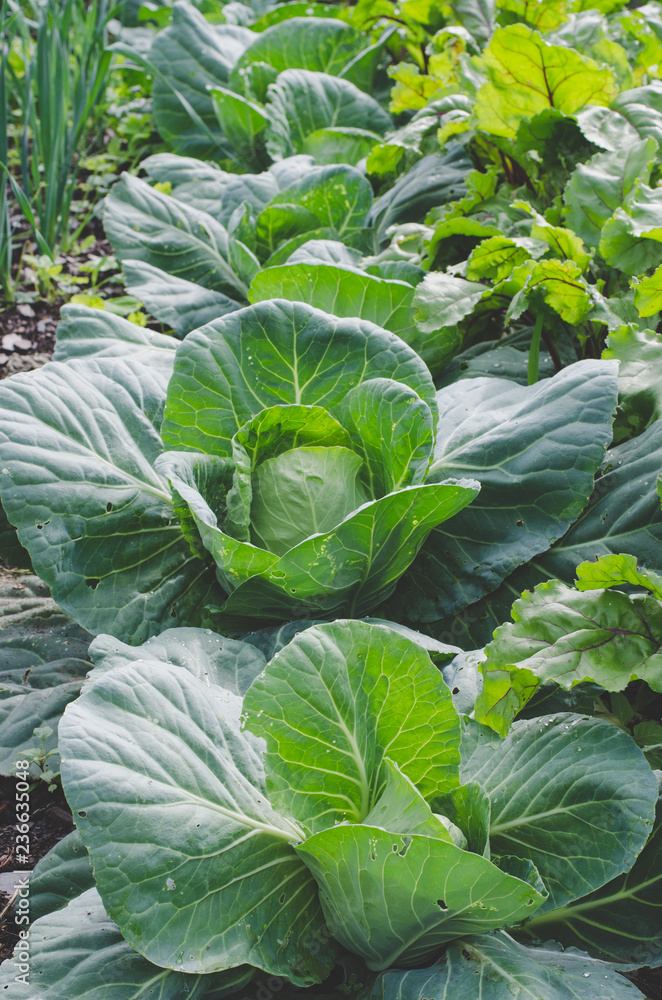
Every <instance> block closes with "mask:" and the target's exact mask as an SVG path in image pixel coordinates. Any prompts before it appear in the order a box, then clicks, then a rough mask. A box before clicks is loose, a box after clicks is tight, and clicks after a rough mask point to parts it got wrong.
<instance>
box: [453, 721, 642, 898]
mask: <svg viewBox="0 0 662 1000" xmlns="http://www.w3.org/2000/svg"><path fill="white" fill-rule="evenodd" d="M461 776H462V780H463V781H476V782H478V784H479V785H480V786H481V788H483V789H484V791H485V792H487V794H488V795H489V797H490V801H491V804H492V816H491V821H490V843H491V847H492V851H493V852H494V853H497V854H515V855H517V856H519V857H526V858H529V859H530V860H531V861H532V862H533V863H534V864H535V865H536V867H537V869H538V871H539V872H540V875H541V876H542V879H543V881H544V883H545V885H546V886H547V889H548V890H549V899H548V900H547V902H546V903H545V904H544V905H543V908H542V909H543V910H545V911H546V910H553V909H556V908H557V907H559V906H563V905H564V904H566V903H568V902H570V901H571V900H573V899H578V898H579V897H580V896H585V895H586V894H587V893H589V892H593V891H594V890H595V889H598V888H600V886H602V885H604V884H605V882H608V881H609V880H610V879H612V878H614V877H615V876H617V875H620V874H621V873H622V872H626V871H628V869H629V868H631V866H632V865H633V863H634V861H635V858H636V857H637V855H638V854H639V852H640V851H641V849H642V847H643V846H644V844H645V842H646V840H647V838H648V835H649V834H650V830H651V825H652V823H653V819H654V816H655V805H656V802H657V794H658V789H657V782H656V780H655V776H654V775H653V772H652V771H651V769H650V767H649V765H648V763H647V761H646V758H645V757H644V755H643V753H642V751H641V750H640V749H639V747H637V746H636V745H635V743H634V741H633V740H632V738H631V737H630V736H629V735H628V734H627V733H625V732H623V730H621V729H618V728H616V726H612V725H610V724H609V723H608V722H603V721H601V720H599V719H587V718H585V717H582V716H580V715H572V714H570V713H567V714H566V713H564V714H560V715H548V716H541V717H540V718H537V719H531V720H527V721H523V722H515V723H514V724H513V727H512V729H511V731H510V733H509V735H508V736H507V737H506V738H505V739H504V740H502V739H500V738H499V737H498V736H497V735H496V734H495V733H493V732H491V731H490V730H489V729H487V728H486V727H485V726H480V725H478V723H473V724H472V725H471V726H470V727H469V728H468V729H467V730H466V732H465V736H463V742H462V770H461Z"/></svg>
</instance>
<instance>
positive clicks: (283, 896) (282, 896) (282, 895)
mask: <svg viewBox="0 0 662 1000" xmlns="http://www.w3.org/2000/svg"><path fill="white" fill-rule="evenodd" d="M278 902H279V903H281V904H282V903H284V902H285V893H282V894H281V896H280V898H279V900H278Z"/></svg>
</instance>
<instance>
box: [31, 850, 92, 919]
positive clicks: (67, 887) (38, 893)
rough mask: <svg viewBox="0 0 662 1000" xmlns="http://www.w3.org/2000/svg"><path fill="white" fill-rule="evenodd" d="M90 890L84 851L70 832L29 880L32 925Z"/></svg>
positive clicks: (86, 858)
mask: <svg viewBox="0 0 662 1000" xmlns="http://www.w3.org/2000/svg"><path fill="white" fill-rule="evenodd" d="M93 887H94V873H93V871H92V865H91V864H90V859H89V857H88V854H87V850H86V849H85V845H84V844H83V841H82V840H81V839H80V834H79V832H78V830H72V832H71V833H69V834H67V836H66V837H64V838H63V839H62V840H60V841H59V842H58V843H57V844H56V845H55V847H53V848H51V850H50V851H49V852H48V854H46V855H45V856H44V857H43V858H42V859H41V860H40V861H39V862H38V863H37V864H36V865H35V868H34V870H33V872H32V875H31V877H30V920H31V922H34V921H35V920H38V919H39V917H44V916H46V914H48V913H54V912H55V911H56V910H61V909H62V908H63V907H64V906H66V905H67V903H69V902H70V901H71V900H72V899H75V898H76V896H80V895H81V894H82V893H83V892H86V891H87V890H88V889H92V888H93Z"/></svg>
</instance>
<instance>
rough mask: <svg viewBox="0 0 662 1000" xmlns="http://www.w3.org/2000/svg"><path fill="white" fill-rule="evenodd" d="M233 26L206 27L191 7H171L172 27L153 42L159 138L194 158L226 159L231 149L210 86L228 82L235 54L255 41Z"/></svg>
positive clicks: (152, 63) (246, 33)
mask: <svg viewBox="0 0 662 1000" xmlns="http://www.w3.org/2000/svg"><path fill="white" fill-rule="evenodd" d="M254 37H255V36H254V35H253V32H252V31H249V30H248V28H242V27H238V26H235V25H230V24H225V25H215V26H214V27H213V28H211V27H210V25H209V23H208V22H207V21H206V20H205V18H204V17H203V16H202V14H201V13H199V11H197V10H196V9H195V7H194V6H193V5H192V4H188V3H176V4H174V5H173V23H172V25H170V26H169V27H167V28H166V29H165V30H164V31H161V32H159V34H158V35H157V36H156V38H155V39H154V44H153V45H152V47H151V50H150V53H149V67H150V68H153V70H154V83H153V101H154V120H155V122H156V127H157V128H158V130H159V132H160V133H161V135H162V136H163V138H164V139H165V140H166V141H167V142H169V143H171V145H172V147H174V148H175V149H177V150H178V151H179V152H187V153H190V154H191V155H192V156H202V157H210V154H211V156H216V158H218V157H222V156H224V155H225V156H227V155H228V154H229V153H231V147H229V146H228V143H227V141H226V140H225V137H224V135H223V133H222V132H221V130H220V129H219V127H218V123H217V121H216V116H215V115H214V108H213V104H212V100H211V97H210V96H209V93H208V91H207V87H208V85H209V84H224V83H227V81H228V79H229V76H230V72H231V71H232V68H233V67H234V65H235V63H236V62H237V59H238V58H239V56H240V55H241V54H242V52H244V50H245V49H246V48H247V47H248V46H249V45H250V44H251V42H252V41H253V39H254Z"/></svg>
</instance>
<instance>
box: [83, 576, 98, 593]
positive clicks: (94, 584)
mask: <svg viewBox="0 0 662 1000" xmlns="http://www.w3.org/2000/svg"><path fill="white" fill-rule="evenodd" d="M100 583H101V580H97V579H96V578H95V577H92V578H90V579H89V580H86V581H85V584H86V586H88V587H89V588H90V590H96V589H97V587H98V586H99V584H100Z"/></svg>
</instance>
